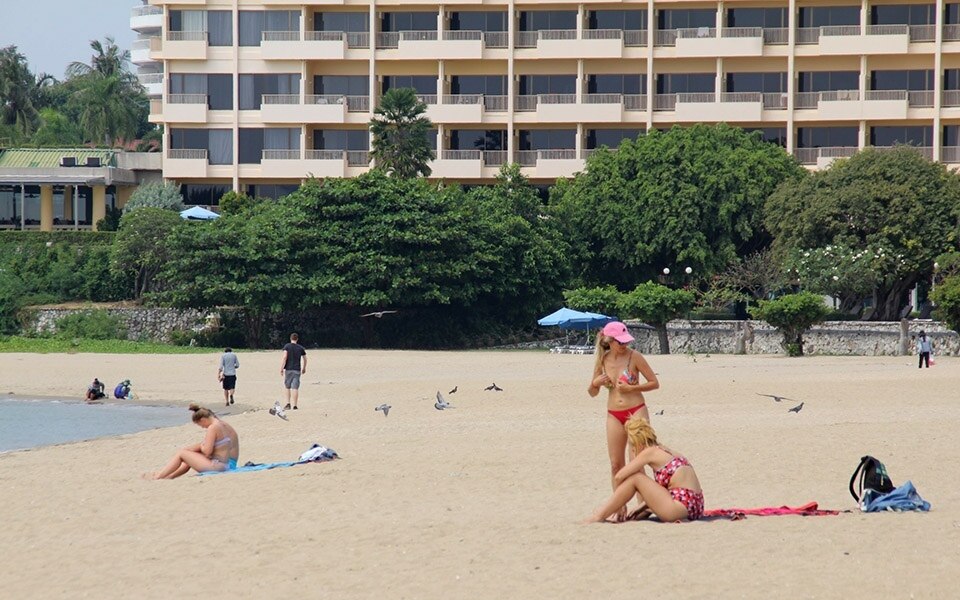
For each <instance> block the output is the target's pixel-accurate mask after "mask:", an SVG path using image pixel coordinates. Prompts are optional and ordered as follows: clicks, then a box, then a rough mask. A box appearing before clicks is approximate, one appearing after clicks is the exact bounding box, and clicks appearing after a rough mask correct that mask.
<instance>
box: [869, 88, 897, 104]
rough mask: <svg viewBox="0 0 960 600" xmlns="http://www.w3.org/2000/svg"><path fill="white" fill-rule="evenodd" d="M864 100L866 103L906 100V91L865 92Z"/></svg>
mask: <svg viewBox="0 0 960 600" xmlns="http://www.w3.org/2000/svg"><path fill="white" fill-rule="evenodd" d="M864 99H865V100H867V101H868V102H869V101H871V100H873V101H878V100H879V101H884V100H906V99H907V90H867V91H866V92H865V93H864Z"/></svg>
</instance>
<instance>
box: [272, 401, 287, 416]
mask: <svg viewBox="0 0 960 600" xmlns="http://www.w3.org/2000/svg"><path fill="white" fill-rule="evenodd" d="M268 412H269V413H270V414H271V415H276V416H278V417H280V418H281V419H283V420H284V421H286V420H288V419H287V413H285V412H284V411H283V407H282V406H280V401H279V400H277V401H276V402H274V404H273V408H271V409H270V410H269V411H268Z"/></svg>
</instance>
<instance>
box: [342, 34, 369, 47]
mask: <svg viewBox="0 0 960 600" xmlns="http://www.w3.org/2000/svg"><path fill="white" fill-rule="evenodd" d="M369 47H370V34H369V33H368V32H366V31H348V32H347V48H351V49H354V48H369Z"/></svg>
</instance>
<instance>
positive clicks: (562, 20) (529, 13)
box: [520, 10, 577, 31]
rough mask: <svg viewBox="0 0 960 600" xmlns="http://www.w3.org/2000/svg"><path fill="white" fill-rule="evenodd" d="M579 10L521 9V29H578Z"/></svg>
mask: <svg viewBox="0 0 960 600" xmlns="http://www.w3.org/2000/svg"><path fill="white" fill-rule="evenodd" d="M576 28H577V11H575V10H522V11H520V31H540V30H541V29H576Z"/></svg>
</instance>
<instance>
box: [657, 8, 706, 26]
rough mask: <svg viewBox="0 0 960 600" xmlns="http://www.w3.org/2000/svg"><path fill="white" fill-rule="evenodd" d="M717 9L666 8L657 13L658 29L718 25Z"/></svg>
mask: <svg viewBox="0 0 960 600" xmlns="http://www.w3.org/2000/svg"><path fill="white" fill-rule="evenodd" d="M716 26H717V11H716V10H713V9H709V8H693V9H685V8H683V9H666V10H661V11H660V12H659V14H658V15H657V28H658V29H690V28H699V27H716Z"/></svg>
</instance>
